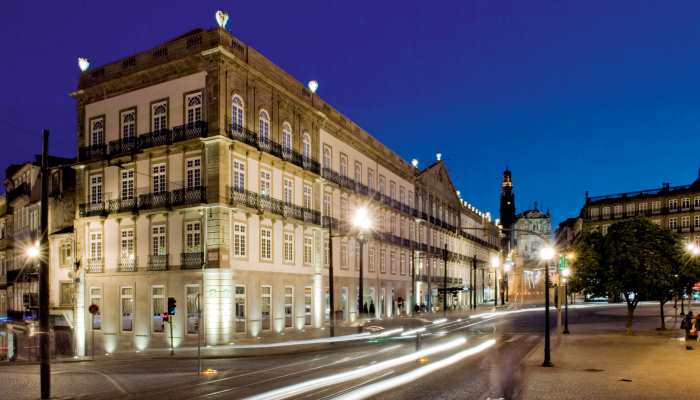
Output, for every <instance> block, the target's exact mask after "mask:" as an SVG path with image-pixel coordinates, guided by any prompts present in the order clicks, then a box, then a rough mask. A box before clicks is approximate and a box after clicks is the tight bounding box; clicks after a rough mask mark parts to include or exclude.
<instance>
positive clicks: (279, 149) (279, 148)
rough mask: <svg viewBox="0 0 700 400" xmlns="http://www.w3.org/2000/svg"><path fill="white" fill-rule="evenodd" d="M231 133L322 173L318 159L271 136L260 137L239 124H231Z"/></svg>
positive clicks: (258, 147) (243, 141)
mask: <svg viewBox="0 0 700 400" xmlns="http://www.w3.org/2000/svg"><path fill="white" fill-rule="evenodd" d="M229 134H230V135H231V138H232V139H233V140H237V141H239V142H242V143H245V144H247V145H249V146H253V147H255V148H256V149H258V150H260V151H262V152H265V153H268V154H271V155H273V156H275V157H278V158H280V159H283V160H285V161H288V162H291V163H292V164H294V165H296V166H298V167H301V168H303V169H305V170H307V171H311V172H313V173H315V174H320V173H321V165H320V164H319V163H318V161H316V160H313V159H312V158H310V157H307V156H304V155H303V154H300V153H298V152H296V151H295V150H294V149H290V148H288V147H285V146H283V145H281V144H279V143H277V142H275V141H274V140H272V139H270V138H264V137H259V136H258V134H257V133H255V132H254V131H251V130H249V129H247V128H244V127H242V126H240V125H238V124H230V125H229Z"/></svg>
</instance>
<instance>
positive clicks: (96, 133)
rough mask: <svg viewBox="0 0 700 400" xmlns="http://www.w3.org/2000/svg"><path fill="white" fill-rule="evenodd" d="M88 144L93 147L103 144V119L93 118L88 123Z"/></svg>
mask: <svg viewBox="0 0 700 400" xmlns="http://www.w3.org/2000/svg"><path fill="white" fill-rule="evenodd" d="M90 144H91V145H93V146H99V145H102V144H105V120H104V118H95V119H93V120H92V121H90Z"/></svg>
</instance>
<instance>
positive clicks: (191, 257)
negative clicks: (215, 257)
mask: <svg viewBox="0 0 700 400" xmlns="http://www.w3.org/2000/svg"><path fill="white" fill-rule="evenodd" d="M203 264H204V253H203V252H201V251H198V252H188V253H182V254H180V268H181V269H200V268H202V265H203Z"/></svg>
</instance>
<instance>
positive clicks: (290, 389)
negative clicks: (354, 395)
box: [248, 337, 467, 400]
mask: <svg viewBox="0 0 700 400" xmlns="http://www.w3.org/2000/svg"><path fill="white" fill-rule="evenodd" d="M466 342H467V339H466V338H464V337H461V338H458V339H454V340H451V341H449V342H447V343H443V344H440V345H437V346H433V347H430V348H427V349H424V350H421V351H416V352H414V353H411V354H407V355H405V356H401V357H397V358H393V359H390V360H387V361H382V362H380V363H377V364H374V365H368V366H365V367H362V368H359V369H353V370H350V371H346V372H341V373H338V374H334V375H330V376H326V377H323V378H317V379H312V380H310V381H306V382H302V383H298V384H295V385H290V386H286V387H283V388H280V389H276V390H272V391H270V392H267V393H262V394H259V395H255V396H252V397H248V400H279V399H286V398H288V397H292V396H298V395H300V394H302V393H306V392H309V391H311V390H316V389H319V388H322V387H325V386H329V385H336V384H338V383H343V382H347V381H351V380H354V379H359V378H362V377H365V376H368V375H373V374H377V373H379V372H381V371H384V370H387V369H390V368H394V367H397V366H399V365H403V364H407V363H411V362H414V361H416V360H419V359H420V358H422V357H427V356H430V355H432V354H436V353H440V352H443V351H447V350H450V349H453V348H455V347H458V346H461V345H463V344H464V343H466ZM458 354H459V353H458Z"/></svg>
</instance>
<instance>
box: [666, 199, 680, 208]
mask: <svg viewBox="0 0 700 400" xmlns="http://www.w3.org/2000/svg"><path fill="white" fill-rule="evenodd" d="M668 209H669V210H673V211H675V210H676V209H678V200H677V199H671V200H669V201H668Z"/></svg>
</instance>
